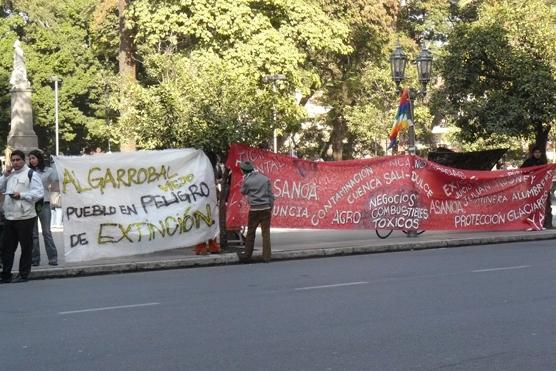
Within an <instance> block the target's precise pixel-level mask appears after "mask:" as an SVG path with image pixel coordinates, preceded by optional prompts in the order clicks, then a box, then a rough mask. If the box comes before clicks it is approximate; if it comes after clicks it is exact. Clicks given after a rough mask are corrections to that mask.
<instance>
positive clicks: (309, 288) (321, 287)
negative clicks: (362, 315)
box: [294, 281, 368, 291]
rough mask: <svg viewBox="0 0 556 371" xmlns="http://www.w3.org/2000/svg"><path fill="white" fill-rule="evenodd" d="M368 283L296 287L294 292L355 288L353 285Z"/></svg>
mask: <svg viewBox="0 0 556 371" xmlns="http://www.w3.org/2000/svg"><path fill="white" fill-rule="evenodd" d="M367 283H368V282H366V281H360V282H346V283H336V284H334V285H322V286H307V287H297V288H295V289H294V290H295V291H301V290H317V289H328V288H331V287H342V286H355V285H365V284H367Z"/></svg>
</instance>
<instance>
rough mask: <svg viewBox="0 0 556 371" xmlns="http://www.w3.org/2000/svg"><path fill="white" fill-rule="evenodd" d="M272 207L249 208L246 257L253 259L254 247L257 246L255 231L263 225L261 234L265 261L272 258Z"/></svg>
mask: <svg viewBox="0 0 556 371" xmlns="http://www.w3.org/2000/svg"><path fill="white" fill-rule="evenodd" d="M271 215H272V209H267V210H249V217H248V220H247V236H245V257H246V258H247V259H251V256H252V255H253V249H254V248H255V231H256V230H257V227H258V226H259V224H260V226H261V234H262V237H263V261H265V262H267V261H269V260H270V255H271V251H270V217H271Z"/></svg>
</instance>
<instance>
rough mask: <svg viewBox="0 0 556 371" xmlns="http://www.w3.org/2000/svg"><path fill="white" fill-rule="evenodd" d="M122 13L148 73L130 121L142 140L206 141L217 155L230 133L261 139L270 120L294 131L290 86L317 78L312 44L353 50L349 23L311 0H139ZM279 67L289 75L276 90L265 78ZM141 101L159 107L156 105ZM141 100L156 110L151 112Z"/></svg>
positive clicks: (303, 86) (316, 49)
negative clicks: (160, 134) (158, 134)
mask: <svg viewBox="0 0 556 371" xmlns="http://www.w3.org/2000/svg"><path fill="white" fill-rule="evenodd" d="M128 12H129V13H128V14H129V18H128V22H129V27H131V28H133V29H134V30H135V43H136V47H137V58H138V60H140V61H142V64H141V69H142V71H143V72H144V74H141V75H140V77H139V79H140V82H141V87H137V89H136V90H135V94H136V96H135V97H136V98H137V100H136V103H137V104H134V107H135V110H136V111H135V112H136V114H135V115H134V120H135V122H136V123H137V129H138V130H139V131H138V134H139V137H143V138H142V139H140V142H141V143H142V145H146V146H154V147H158V146H161V145H167V144H171V145H178V144H179V145H193V144H195V145H197V146H198V145H200V144H202V145H203V147H204V148H206V147H209V148H210V149H213V150H216V151H217V152H218V153H219V154H221V155H223V154H224V153H225V152H226V151H227V148H228V146H229V144H230V143H231V142H233V141H236V140H238V141H250V144H252V145H257V144H264V143H267V142H268V139H269V138H270V137H271V133H272V130H273V126H274V125H275V124H277V125H278V129H279V131H280V132H282V133H288V132H291V131H292V130H295V128H296V127H298V125H299V121H300V118H301V114H300V110H299V108H298V107H297V105H296V103H295V101H294V99H293V96H294V92H295V90H301V91H307V90H308V86H310V85H312V84H313V83H314V82H315V81H319V71H318V69H317V68H316V66H315V65H312V64H309V63H307V60H308V52H309V51H310V52H312V53H316V54H319V53H320V54H327V53H336V54H342V53H346V52H347V51H348V49H349V48H348V47H347V46H346V45H345V43H344V42H343V40H344V38H345V37H346V35H347V28H346V27H345V26H344V25H343V24H342V23H341V22H337V21H333V20H331V19H330V18H329V17H327V16H326V14H325V13H323V12H322V11H321V9H320V8H319V7H318V6H315V4H314V3H313V2H312V1H284V0H272V1H270V0H267V1H260V0H257V1H255V0H240V1H237V0H216V1H210V2H209V1H177V0H164V1H156V2H154V1H152V0H135V1H133V3H131V4H130V7H129V9H128ZM177 66H180V68H177ZM276 73H281V74H284V75H285V76H286V77H287V80H286V81H284V82H282V83H281V84H277V92H276V94H275V93H273V91H272V86H271V85H269V84H264V83H263V82H262V77H263V76H265V75H270V74H276ZM193 81H194V82H195V84H196V85H198V86H202V87H203V89H199V88H197V86H196V85H195V84H192V82H193ZM161 97H164V100H165V102H163V100H162V99H161ZM219 98H222V99H219ZM145 102H151V103H153V102H157V104H163V105H164V107H161V108H162V109H161V110H160V111H157V112H154V111H153V110H150V107H154V106H153V105H150V106H149V107H145V106H144V105H143V104H144V103H145ZM192 103H195V106H192ZM238 104H241V105H240V106H237V105H238ZM145 109H147V110H149V114H153V115H154V116H153V117H157V118H159V119H157V120H155V121H151V120H150V119H149V118H148V115H146V113H145ZM273 110H275V111H276V113H277V117H278V118H279V120H278V122H277V123H274V122H273V120H272V112H273ZM163 116H164V117H167V119H162V117H163ZM169 121H171V125H170V126H171V127H172V128H174V129H173V130H172V131H171V132H169V136H168V137H165V138H164V141H165V142H166V143H164V144H163V143H160V141H159V140H157V138H156V137H155V136H153V134H154V133H156V132H165V131H166V130H167V129H166V128H167V125H168V123H169ZM269 123H270V124H269ZM153 125H154V126H153ZM212 128H216V129H215V130H213V129H212ZM238 130H239V131H238ZM209 133H210V134H211V136H207V135H208V134H209ZM222 133H226V134H227V136H222V135H221V134H222ZM234 133H235V134H234ZM246 133H247V134H248V135H246ZM197 139H199V140H197ZM201 139H202V140H201ZM207 149H208V148H207Z"/></svg>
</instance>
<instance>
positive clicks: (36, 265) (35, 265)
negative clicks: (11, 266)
mask: <svg viewBox="0 0 556 371" xmlns="http://www.w3.org/2000/svg"><path fill="white" fill-rule="evenodd" d="M31 265H32V266H33V267H38V266H39V265H41V263H32V264H31Z"/></svg>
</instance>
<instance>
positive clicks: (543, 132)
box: [535, 124, 551, 152]
mask: <svg viewBox="0 0 556 371" xmlns="http://www.w3.org/2000/svg"><path fill="white" fill-rule="evenodd" d="M535 128H536V130H535V145H537V146H539V147H541V148H543V149H544V151H545V152H546V145H547V143H548V135H549V134H550V129H551V126H550V125H548V126H546V127H543V125H542V124H536V125H535Z"/></svg>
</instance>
